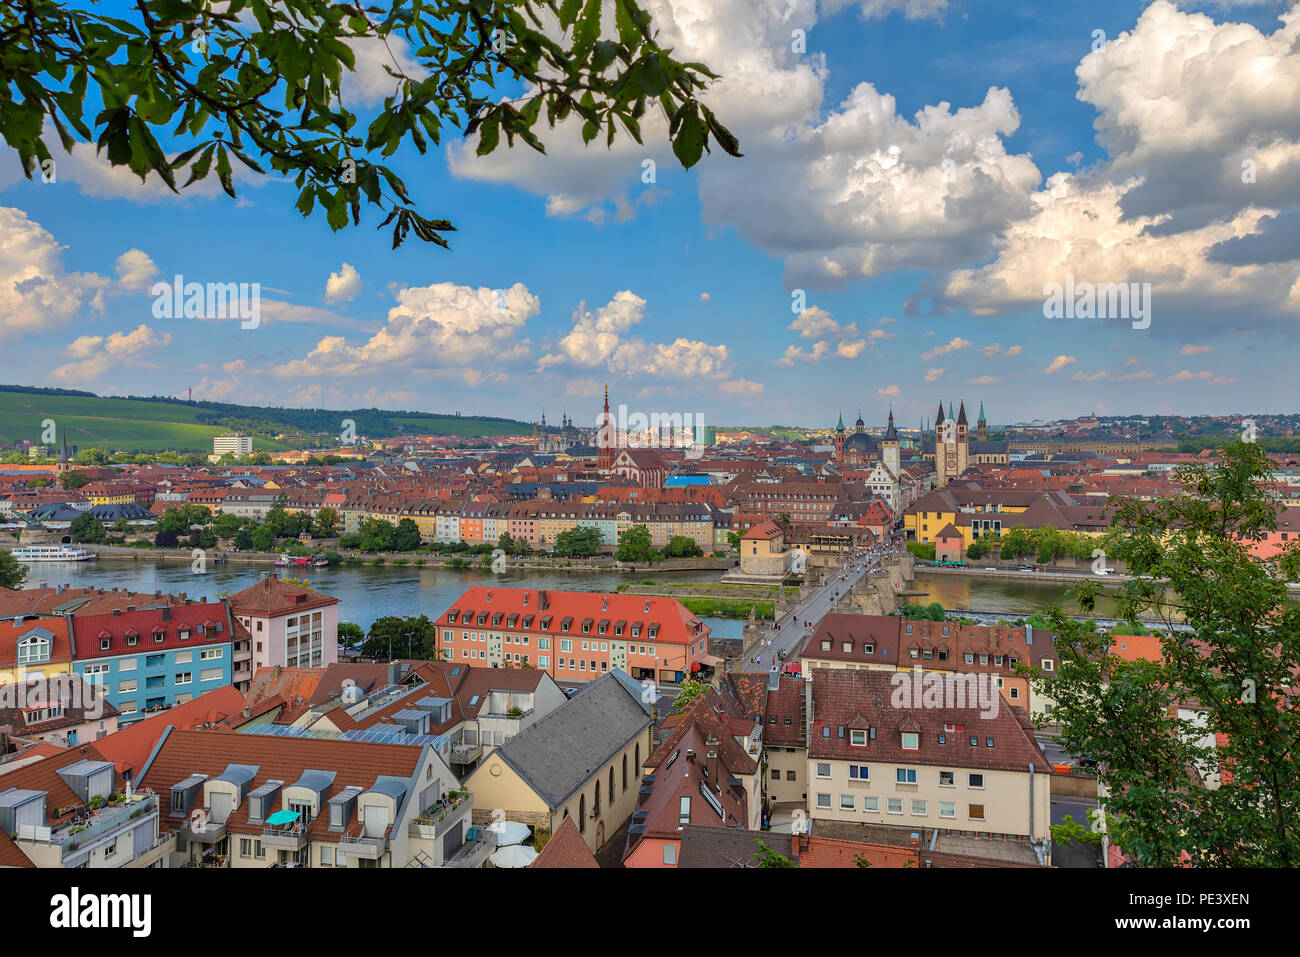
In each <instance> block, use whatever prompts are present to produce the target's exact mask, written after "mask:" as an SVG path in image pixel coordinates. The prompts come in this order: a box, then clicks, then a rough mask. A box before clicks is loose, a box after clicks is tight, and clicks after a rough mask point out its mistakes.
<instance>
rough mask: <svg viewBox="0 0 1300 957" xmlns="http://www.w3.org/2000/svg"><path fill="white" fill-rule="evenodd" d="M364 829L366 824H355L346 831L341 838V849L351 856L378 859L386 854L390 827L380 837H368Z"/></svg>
mask: <svg viewBox="0 0 1300 957" xmlns="http://www.w3.org/2000/svg"><path fill="white" fill-rule="evenodd" d="M364 829H365V825H363V824H354V825H352V827H350V828H348V829H347V830H346V831H344V832H343V836H342V837H340V838H339V851H340V852H343V853H346V854H347V855H348V856H349V857H361V858H365V859H366V860H371V861H377V860H379V858H381V857H383V856H384V851H386V850H388V828H384V833H383V835H382V836H380V837H367V836H366V835H365V834H363V833H362V832H363V831H364Z"/></svg>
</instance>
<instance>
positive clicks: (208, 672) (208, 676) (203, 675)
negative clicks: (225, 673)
mask: <svg viewBox="0 0 1300 957" xmlns="http://www.w3.org/2000/svg"><path fill="white" fill-rule="evenodd" d="M220 680H221V669H220V668H204V669H203V670H202V671H200V672H199V681H220Z"/></svg>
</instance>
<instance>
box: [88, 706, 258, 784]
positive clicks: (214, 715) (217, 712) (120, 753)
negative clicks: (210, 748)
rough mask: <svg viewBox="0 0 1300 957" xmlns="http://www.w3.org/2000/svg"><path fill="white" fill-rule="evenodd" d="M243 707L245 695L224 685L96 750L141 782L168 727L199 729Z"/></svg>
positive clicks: (109, 739)
mask: <svg viewBox="0 0 1300 957" xmlns="http://www.w3.org/2000/svg"><path fill="white" fill-rule="evenodd" d="M243 707H244V695H243V693H242V692H240V690H239V689H238V688H236V687H235V686H234V685H225V686H223V687H220V688H214V689H213V690H211V691H209V692H207V693H205V694H201V695H199V696H198V697H197V698H194V699H192V700H190V701H187V702H185V703H184V704H175V705H172V706H171V708H169V709H168V710H167V711H163V712H160V713H159V714H156V715H153V716H152V717H148V718H145V719H144V720H143V721H137V722H136V723H135V724H132V725H130V726H129V727H126V728H122V729H121V730H120V731H115V732H114V733H113V734H110V735H108V736H107V737H103V738H100V739H99V740H98V741H96V742H95V747H97V748H99V750H100V751H101V752H102V753H103V755H104V757H105V759H107V760H109V761H113V762H115V763H116V764H117V767H118V770H119V771H126V770H129V771H131V773H132V777H133V779H135V780H138V779H139V778H138V775H139V773H140V770H141V769H142V768H143V767H144V763H145V762H146V761H147V760H149V755H150V754H151V753H152V752H153V749H154V745H156V744H157V743H158V739H159V738H161V737H162V735H163V732H164V731H166V730H167V728H168V727H176V728H180V729H182V730H190V729H192V728H200V727H202V726H203V725H204V724H208V723H213V722H220V721H222V720H223V719H225V718H227V717H229V716H230V715H233V714H240V713H241V712H242V710H243Z"/></svg>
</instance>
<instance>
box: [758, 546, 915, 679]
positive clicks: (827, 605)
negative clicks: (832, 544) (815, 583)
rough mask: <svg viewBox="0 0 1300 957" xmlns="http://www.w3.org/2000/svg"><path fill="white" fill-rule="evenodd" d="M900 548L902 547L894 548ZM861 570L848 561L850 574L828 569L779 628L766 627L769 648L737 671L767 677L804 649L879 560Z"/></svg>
mask: <svg viewBox="0 0 1300 957" xmlns="http://www.w3.org/2000/svg"><path fill="white" fill-rule="evenodd" d="M897 547H898V548H901V547H902V546H897ZM892 554H893V552H891V551H886V552H885V553H884V557H886V558H888V557H890V555H892ZM859 564H860V565H861V570H860V571H855V570H854V567H855V566H854V564H853V563H852V562H851V563H850V565H849V571H848V572H844V571H843V570H842V569H840V568H831V569H827V570H826V571H827V577H828V580H827V582H826V584H825V585H822V586H821V587H820V588H818V589H817V590H816V591H814V592H813V593H812V594H811V595H809V596H808V597H807V598H805V599H803V600H802V601H801V602H800V603H799V604H798V605H797V606H796V607H795V608H793V609H791V610H790V611H788V612H787V613H786V614H785V615H783V616H782V617H781V619H780V621H779V622H778V625H779V627H776V628H768V630H767V636H766V639H765V640H770V641H771V642H772V644H771V645H764V646H763V647H762V649H761V651H762V654H761V655H760V660H759V661H758V662H755V661H754V658H753V656H752V655H751V656H750V657H749V658H748V659H746V660H745V661H744V662H741V663H740V667H738V668H737V669H736V670H738V671H744V672H750V673H754V672H758V673H762V674H766V673H767V672H768V671H770V670H771V668H772V666H773V665H774V664H780V663H781V658H780V656H781V655H782V654H785V655H787V657H788V656H789V655H790V653H791V652H792V651H795V650H797V649H799V648H800V647H802V646H803V643H804V642H805V641H806V640H807V639H808V636H809V635H811V634H812V633H813V632H814V631H815V630H816V628H817V624H818V623H820V622H821V620H822V619H823V618H824V617H826V615H827V614H829V613H830V612H833V611H835V609H836V605H837V604H838V602H839V599H841V598H843V597H844V596H845V595H847V594H848V593H849V590H850V589H851V588H852V587H853V586H854V585H855V584H857V582H858V580H859V579H861V578H862V577H863V576H865V575H867V574H868V573H869V572H870V571H871V570H872V569H875V568H879V567H880V557H879V556H877V557H876V558H875V559H874V560H872V559H866V560H863V561H861V562H859ZM842 574H844V575H846V576H847V577H846V578H845V580H844V581H841V580H840V575H842ZM796 619H797V621H798V624H796V623H795V621H796Z"/></svg>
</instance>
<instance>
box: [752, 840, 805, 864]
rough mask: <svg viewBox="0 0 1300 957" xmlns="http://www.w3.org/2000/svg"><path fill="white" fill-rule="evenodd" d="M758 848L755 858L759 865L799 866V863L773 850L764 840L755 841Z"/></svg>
mask: <svg viewBox="0 0 1300 957" xmlns="http://www.w3.org/2000/svg"><path fill="white" fill-rule="evenodd" d="M754 843H756V844H757V845H758V850H757V851H755V852H754V860H755V861H757V862H758V864H757V866H758V867H798V866H799V865H798V864H797V863H796V862H794V861H792V860H790V858H788V857H784V856H782V855H780V854H778V853H777V852H776V851H774V850H772V849H771V848H770V847H768V846H767V845H766V844H765V843H763V842H762V841H755V842H754Z"/></svg>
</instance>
